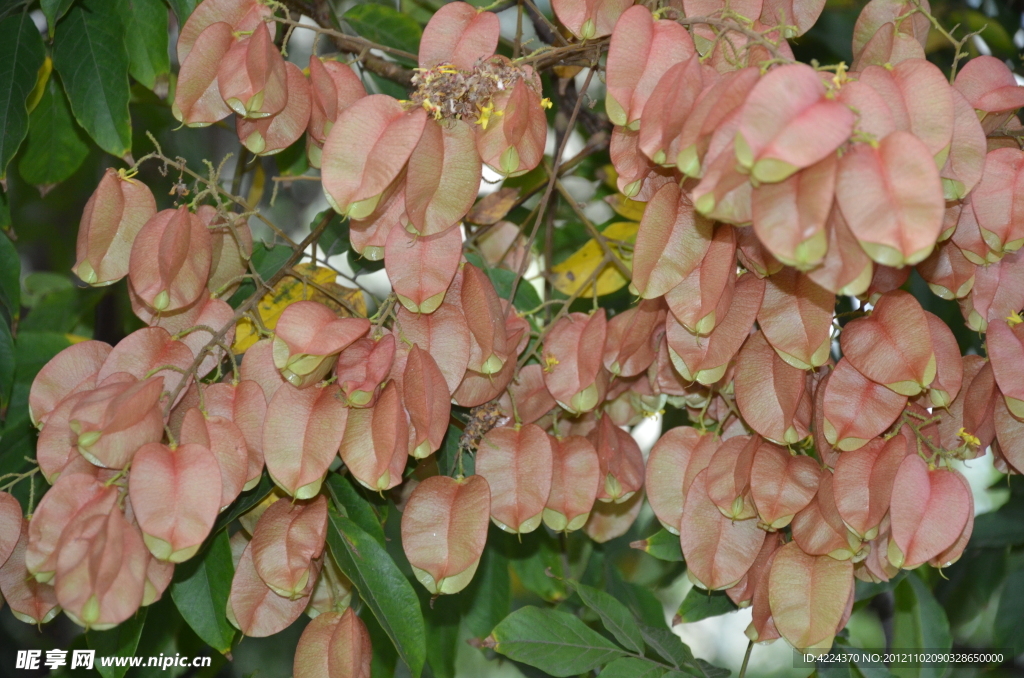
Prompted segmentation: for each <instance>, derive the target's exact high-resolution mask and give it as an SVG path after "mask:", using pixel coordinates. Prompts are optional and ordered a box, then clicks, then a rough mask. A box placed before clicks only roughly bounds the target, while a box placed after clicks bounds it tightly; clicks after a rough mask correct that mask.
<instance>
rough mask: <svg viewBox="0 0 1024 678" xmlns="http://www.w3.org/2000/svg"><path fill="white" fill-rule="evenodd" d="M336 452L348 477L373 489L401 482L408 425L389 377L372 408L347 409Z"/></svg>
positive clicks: (393, 485)
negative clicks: (349, 473)
mask: <svg viewBox="0 0 1024 678" xmlns="http://www.w3.org/2000/svg"><path fill="white" fill-rule="evenodd" d="M338 453H339V454H340V455H341V459H342V461H344V462H345V465H346V466H348V470H349V471H350V472H351V473H352V477H354V478H355V479H356V480H358V481H359V482H360V483H361V484H362V485H364V486H365V487H367V488H369V489H371V490H373V491H375V492H382V491H384V490H388V489H391V488H392V487H395V486H396V485H398V484H400V483H401V482H402V472H403V471H404V470H405V464H406V461H408V455H409V424H408V420H407V419H406V414H405V410H404V409H403V408H402V400H401V396H400V394H399V391H398V386H397V385H396V384H395V382H394V381H393V380H392V381H389V382H388V385H387V386H385V387H384V390H383V391H381V394H380V397H379V398H378V399H377V402H376V404H374V406H373V407H366V408H362V409H353V410H351V411H349V413H348V423H347V424H346V425H345V435H344V437H343V438H342V439H341V441H340V450H339V452H338Z"/></svg>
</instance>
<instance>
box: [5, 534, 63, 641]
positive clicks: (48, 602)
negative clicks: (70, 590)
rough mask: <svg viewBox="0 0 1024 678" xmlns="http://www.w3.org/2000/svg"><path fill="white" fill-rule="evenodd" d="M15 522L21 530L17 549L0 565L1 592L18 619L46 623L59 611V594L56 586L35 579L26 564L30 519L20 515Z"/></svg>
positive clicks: (27, 622) (15, 547) (32, 622)
mask: <svg viewBox="0 0 1024 678" xmlns="http://www.w3.org/2000/svg"><path fill="white" fill-rule="evenodd" d="M14 526H15V527H17V528H18V529H19V532H20V534H19V537H18V541H17V543H16V544H15V546H14V550H13V551H11V553H10V555H9V556H8V557H7V560H6V562H4V563H3V565H0V593H2V594H3V596H4V601H5V602H6V603H7V606H8V607H9V608H10V610H11V614H13V615H14V617H15V618H16V619H18V620H19V621H23V622H25V623H26V624H45V623H46V622H48V621H50V620H51V619H53V618H54V617H56V616H57V615H58V614H60V606H59V604H58V603H57V595H56V593H55V592H54V590H53V586H51V585H50V584H43V583H40V582H38V581H36V580H35V579H34V578H33V577H32V574H31V573H30V572H28V570H27V569H26V568H25V549H26V548H27V546H28V526H29V522H28V521H27V520H21V519H19V521H18V522H16V523H14Z"/></svg>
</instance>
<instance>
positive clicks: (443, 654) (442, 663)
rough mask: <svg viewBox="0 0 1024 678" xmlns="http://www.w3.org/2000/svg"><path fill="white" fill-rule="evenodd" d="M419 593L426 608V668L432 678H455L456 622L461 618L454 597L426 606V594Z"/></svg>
mask: <svg viewBox="0 0 1024 678" xmlns="http://www.w3.org/2000/svg"><path fill="white" fill-rule="evenodd" d="M417 590H418V591H420V592H421V596H422V598H423V602H424V603H426V607H422V606H421V608H422V609H423V610H424V616H425V617H426V621H427V664H428V665H429V666H430V672H431V673H433V674H434V678H455V657H456V655H457V654H458V645H459V621H460V617H461V614H460V612H461V610H460V605H459V603H460V600H459V597H458V596H441V597H439V598H437V599H435V600H434V601H433V602H432V603H431V602H430V597H429V594H427V592H426V590H424V589H422V588H420V589H417Z"/></svg>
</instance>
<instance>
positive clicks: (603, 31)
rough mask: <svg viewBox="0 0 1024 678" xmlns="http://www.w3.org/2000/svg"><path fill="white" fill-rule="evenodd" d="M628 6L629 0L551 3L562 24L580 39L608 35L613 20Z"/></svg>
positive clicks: (563, 0)
mask: <svg viewBox="0 0 1024 678" xmlns="http://www.w3.org/2000/svg"><path fill="white" fill-rule="evenodd" d="M630 6H631V4H630V2H629V0H586V1H585V2H574V1H573V0H555V1H554V2H552V3H551V9H553V10H554V11H555V16H557V17H558V20H559V21H561V22H562V25H563V26H565V27H566V28H568V29H569V31H570V32H571V33H572V34H573V35H575V36H576V37H577V38H580V39H581V40H590V39H591V38H601V37H604V36H606V35H610V34H611V32H612V29H613V28H615V22H617V21H618V20H619V17H620V16H621V15H622V13H623V12H625V11H626V10H627V9H629V8H630Z"/></svg>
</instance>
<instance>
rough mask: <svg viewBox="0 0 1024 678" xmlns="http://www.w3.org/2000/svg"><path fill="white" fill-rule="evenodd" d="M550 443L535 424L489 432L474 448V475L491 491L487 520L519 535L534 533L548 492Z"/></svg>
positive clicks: (550, 464) (550, 456) (549, 481)
mask: <svg viewBox="0 0 1024 678" xmlns="http://www.w3.org/2000/svg"><path fill="white" fill-rule="evenodd" d="M552 464H553V458H552V452H551V439H550V436H548V434H547V433H545V432H544V431H543V429H541V428H540V427H539V426H537V425H536V424H526V425H525V426H522V427H516V428H510V427H502V428H495V429H492V430H491V431H490V432H488V433H487V435H485V436H484V437H483V440H481V441H480V445H479V446H478V448H477V457H476V472H477V473H478V474H479V475H481V476H483V477H484V479H485V480H486V481H487V484H488V485H489V486H490V488H491V519H492V520H493V521H494V523H495V524H496V525H497V526H498V527H500V528H501V529H503V530H505V531H506V532H513V533H519V534H523V533H526V532H532V531H533V530H535V529H537V527H538V526H539V525H540V523H541V520H542V515H543V512H544V506H545V504H546V503H547V499H548V495H549V494H550V492H551V474H552Z"/></svg>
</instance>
